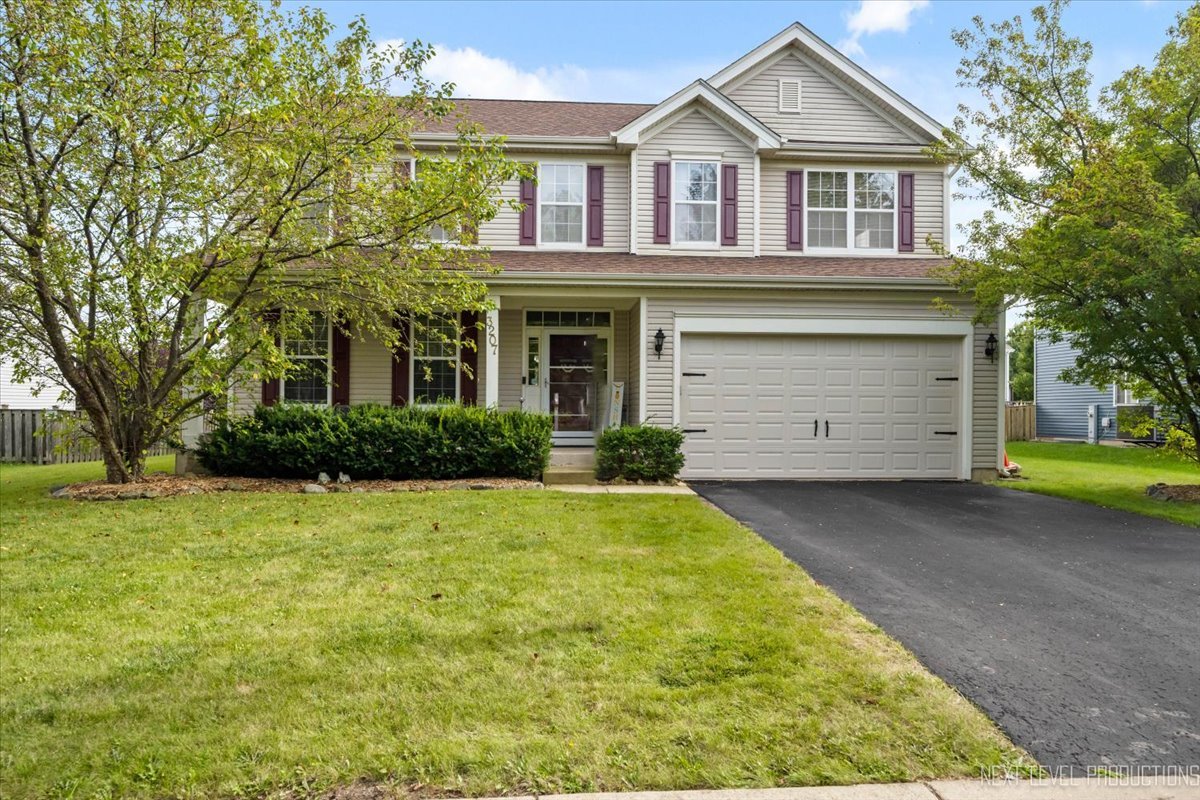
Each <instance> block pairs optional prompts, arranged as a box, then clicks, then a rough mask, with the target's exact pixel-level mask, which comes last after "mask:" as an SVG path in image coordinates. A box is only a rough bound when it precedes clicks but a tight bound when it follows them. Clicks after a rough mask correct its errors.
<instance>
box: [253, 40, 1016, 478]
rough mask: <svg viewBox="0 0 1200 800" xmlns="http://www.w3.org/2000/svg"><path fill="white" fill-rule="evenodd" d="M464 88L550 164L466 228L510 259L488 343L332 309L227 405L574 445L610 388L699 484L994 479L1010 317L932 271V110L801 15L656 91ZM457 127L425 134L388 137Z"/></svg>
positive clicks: (478, 323)
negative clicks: (669, 443)
mask: <svg viewBox="0 0 1200 800" xmlns="http://www.w3.org/2000/svg"><path fill="white" fill-rule="evenodd" d="M459 106H460V109H461V110H463V111H465V112H466V114H467V115H468V116H469V117H470V118H471V119H473V120H474V121H476V122H478V123H480V124H481V125H482V126H483V127H484V129H485V130H486V131H488V132H489V133H491V134H503V135H505V136H507V142H508V144H507V148H508V152H509V153H510V155H511V156H512V157H513V158H515V159H518V160H521V161H528V162H533V163H536V164H537V170H538V176H539V180H538V181H537V183H536V184H535V183H533V182H527V183H524V184H520V183H518V182H515V181H514V182H512V183H511V184H510V185H507V186H505V187H504V188H503V193H504V194H505V196H507V197H510V198H513V199H519V200H521V201H523V202H524V203H525V206H526V208H525V210H524V211H523V212H517V211H513V210H507V209H506V210H505V211H504V212H502V213H501V214H500V215H499V216H498V217H497V218H496V219H494V220H491V221H489V222H487V223H485V224H483V225H481V227H480V230H479V231H478V244H480V245H483V246H487V247H490V248H491V251H492V261H493V262H494V263H495V264H497V265H499V266H501V267H502V268H503V270H502V271H501V272H500V273H499V274H496V275H488V276H486V281H487V283H488V285H489V287H490V290H491V298H492V300H493V302H494V306H495V307H494V310H492V311H489V312H488V313H487V314H486V315H484V318H483V319H476V318H475V317H474V315H471V314H464V315H463V320H462V321H463V322H464V323H466V325H467V326H468V328H469V330H468V335H469V336H471V337H473V338H474V339H475V341H476V342H478V344H479V346H478V352H476V351H475V350H473V349H471V348H461V352H460V348H454V347H449V348H446V347H440V346H439V342H438V341H437V340H436V338H435V339H434V340H433V341H431V342H429V343H428V347H427V348H426V349H425V350H424V352H423V355H422V356H421V357H420V363H417V364H414V363H413V361H412V359H413V356H412V355H411V354H409V353H407V352H404V353H400V354H398V355H396V354H393V353H392V352H389V351H388V350H387V349H386V348H385V347H384V346H383V345H382V344H380V343H379V342H378V341H374V340H371V339H368V338H364V337H361V336H359V335H357V334H356V332H355V331H342V330H339V329H338V328H337V327H336V326H330V325H327V324H325V323H324V322H322V321H320V320H318V322H317V324H316V325H315V326H314V329H313V331H312V332H311V335H310V336H307V337H305V341H303V342H295V343H285V344H290V346H291V347H293V348H294V351H295V352H296V353H297V356H296V357H297V358H303V359H306V362H307V363H308V366H309V367H310V369H308V370H306V371H305V374H304V377H303V378H302V379H289V380H286V381H272V382H268V383H265V384H263V385H262V386H258V385H254V386H243V387H241V389H240V390H239V391H238V392H237V393H236V398H237V406H238V407H239V408H244V409H248V408H250V407H252V406H253V405H254V404H255V403H259V402H262V403H268V404H269V403H274V402H278V401H280V400H283V401H296V402H316V403H331V404H334V405H343V404H351V403H366V402H374V403H393V404H406V403H412V402H433V401H438V400H447V399H448V400H456V401H461V402H466V403H480V404H487V405H489V406H499V407H501V408H517V407H524V408H527V409H538V410H541V411H545V412H547V413H549V414H552V415H553V417H554V420H555V443H556V445H572V444H575V445H578V444H589V443H591V442H592V441H593V437H594V435H595V433H596V431H597V430H598V429H600V428H601V427H602V426H603V424H604V423H603V421H604V420H607V419H610V418H611V417H612V415H611V414H610V411H611V410H610V409H608V408H607V407H606V406H607V403H608V401H609V398H610V397H613V396H617V395H614V393H613V391H612V384H613V383H614V382H617V383H622V384H624V388H625V392H624V394H623V397H624V401H623V407H622V409H621V411H622V414H621V416H622V418H623V419H625V420H627V421H634V422H639V421H644V422H647V423H650V424H654V425H664V426H669V425H677V426H679V427H681V428H682V429H683V430H684V431H685V432H686V435H687V439H686V444H685V455H686V459H687V460H686V465H685V467H684V470H683V476H684V477H687V478H940V479H951V480H954V479H971V478H974V479H986V478H989V477H993V476H994V475H995V473H996V467H997V464H998V459H999V457H1000V453H1001V445H1002V441H1003V435H1002V431H1001V424H1002V423H1001V417H1002V415H1001V408H1002V406H1003V400H1004V384H1003V381H1002V380H1001V377H1002V372H1003V367H1002V363H1003V361H1004V353H1003V348H1002V347H1001V348H1000V349H999V352H996V348H994V346H991V345H989V344H988V337H989V335H994V336H995V337H996V339H998V340H999V341H1001V342H1003V341H1004V340H1005V335H1004V330H1003V320H1002V319H997V320H996V322H995V323H994V324H991V325H985V326H974V325H972V323H971V314H970V311H971V309H970V307H969V305H968V302H967V301H966V300H965V299H962V298H958V297H957V296H956V295H954V294H953V292H952V290H950V288H949V287H948V286H946V285H944V284H943V283H940V282H939V281H937V280H935V279H934V278H932V277H931V276H930V272H931V270H932V269H933V268H935V267H937V266H940V265H941V264H942V263H943V262H942V261H941V260H940V259H939V258H938V257H937V256H936V254H935V252H934V249H933V248H932V247H931V246H930V244H929V240H930V239H932V240H944V239H945V238H946V236H947V232H948V228H949V204H950V196H951V194H950V186H949V168H948V167H947V166H946V165H944V164H940V163H937V162H935V161H933V160H931V159H930V158H929V157H928V156H927V155H926V154H925V148H926V146H927V145H928V144H929V143H930V142H932V141H933V140H935V139H936V138H938V137H939V136H940V135H941V132H942V126H941V125H940V124H939V123H938V122H936V121H935V120H933V119H932V118H930V117H929V116H928V115H926V114H925V113H923V112H922V111H920V110H919V109H917V108H916V107H914V106H913V105H912V104H911V103H909V102H908V101H907V100H905V99H904V98H902V97H900V96H899V95H897V94H896V93H895V92H894V91H892V90H891V89H890V88H888V87H887V86H885V85H884V84H883V83H881V82H880V81H879V80H877V79H876V78H875V77H873V76H872V75H870V74H869V73H867V72H866V71H865V70H863V69H862V68H861V67H859V66H857V65H856V64H854V63H853V62H852V61H850V60H849V59H848V58H846V56H845V55H843V54H842V53H840V52H839V51H838V50H836V49H835V48H833V47H831V46H830V45H829V44H827V43H826V42H824V41H822V40H821V39H819V38H818V37H817V36H815V35H814V34H813V33H812V32H811V31H809V30H808V29H807V28H805V27H804V26H802V25H800V24H798V23H797V24H794V25H791V26H789V27H788V28H787V29H785V30H784V31H782V32H780V33H779V34H778V35H776V36H774V37H772V38H771V39H770V40H768V41H767V42H765V43H764V44H762V45H761V46H759V47H757V48H755V49H754V50H753V51H752V52H750V53H748V54H747V55H745V56H744V57H742V58H740V59H738V60H737V61H735V62H734V63H732V64H730V65H729V66H727V67H725V68H724V69H722V70H720V71H719V72H717V73H716V74H715V75H712V76H710V77H709V78H707V79H706V80H705V79H701V80H696V81H695V82H693V83H691V84H689V85H687V86H685V87H683V88H681V89H680V90H679V91H678V92H676V93H675V94H674V95H672V96H671V97H669V98H667V99H666V100H664V101H662V102H661V103H658V104H655V105H640V104H613V103H584V102H578V103H576V102H538V101H523V100H462V101H459ZM454 138H455V137H454V134H453V132H452V129H451V128H450V127H449V125H448V126H447V127H446V128H444V129H441V128H439V129H432V130H428V131H426V132H424V133H421V134H418V135H417V137H416V147H417V148H418V149H417V152H413V153H399V154H398V156H397V157H398V159H399V160H402V161H405V160H411V159H414V158H415V159H420V158H425V157H432V156H433V154H434V153H435V152H436V151H437V149H438V148H441V147H451V146H453V142H454ZM399 190H400V191H403V189H402V188H401V189H399ZM936 297H943V298H947V299H949V300H951V301H953V302H956V303H959V305H960V313H958V314H956V315H953V316H948V315H947V314H945V313H944V312H943V311H941V310H938V309H936V308H935V307H934V305H933V300H934V299H935V298H936ZM996 339H993V340H992V341H993V342H995V341H996ZM988 351H991V352H990V354H989V352H988ZM301 353H303V355H300V354H301ZM459 358H461V359H462V360H463V361H464V362H466V363H468V364H469V365H470V366H471V367H472V369H473V372H474V376H473V377H468V376H467V374H466V373H465V372H463V371H462V370H459V369H458V368H457V364H458V359H459ZM429 374H432V376H433V379H432V380H427V379H426V376H427V375H429Z"/></svg>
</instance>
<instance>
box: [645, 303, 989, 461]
mask: <svg viewBox="0 0 1200 800" xmlns="http://www.w3.org/2000/svg"><path fill="white" fill-rule="evenodd" d="M935 294H936V293H928V294H927V293H924V292H912V293H897V292H890V293H889V292H878V291H875V292H872V291H845V292H828V291H819V292H818V291H807V290H799V291H796V292H794V293H790V296H789V297H787V298H781V297H780V295H779V293H775V295H774V296H767V295H762V294H758V295H753V294H750V293H747V294H745V295H738V296H732V295H728V294H726V295H721V294H717V293H699V292H690V293H688V294H687V295H682V294H681V295H670V296H657V297H651V298H650V299H649V301H648V307H647V315H646V326H647V328H648V329H649V330H650V331H657V330H658V329H659V328H662V330H663V333H665V334H666V337H667V338H666V342H665V343H664V345H663V354H662V358H661V359H657V358H648V359H647V361H646V421H647V422H649V423H650V424H653V425H660V426H664V427H665V426H670V425H672V424H674V422H675V420H674V419H673V414H674V392H675V375H674V358H675V347H677V346H678V344H679V341H678V339H679V336H678V334H677V333H676V331H675V314H676V313H677V312H682V313H690V314H696V313H704V314H711V315H714V316H739V315H755V316H801V317H822V316H829V317H839V318H845V317H847V316H861V317H863V318H864V319H888V318H892V319H899V318H903V319H912V318H922V317H924V318H928V319H944V318H945V317H944V316H943V315H942V313H941V312H940V311H937V310H934V309H933V308H931V303H932V301H933V298H934V296H935ZM995 331H996V329H995V328H994V327H993V328H989V327H986V326H984V327H978V328H976V330H975V336H974V364H973V372H972V381H973V382H972V386H971V391H972V402H971V409H972V410H971V416H972V442H971V468H972V469H973V470H985V471H986V470H994V469H995V467H996V454H997V449H998V441H997V439H998V420H999V405H998V400H997V398H998V391H999V384H998V382H999V380H1000V377H999V376H1000V367H999V359H997V362H996V363H993V362H991V361H989V360H988V359H987V357H986V356H985V355H983V350H984V347H985V342H986V340H987V336H988V333H991V332H995Z"/></svg>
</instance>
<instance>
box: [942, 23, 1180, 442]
mask: <svg viewBox="0 0 1200 800" xmlns="http://www.w3.org/2000/svg"><path fill="white" fill-rule="evenodd" d="M1064 7H1065V3H1064V2H1054V3H1051V4H1050V5H1048V6H1040V7H1037V8H1035V9H1034V10H1033V12H1032V17H1033V25H1032V30H1027V29H1026V27H1025V25H1024V22H1023V20H1022V19H1021V18H1020V17H1017V18H1015V19H1013V20H1009V21H1004V22H1000V23H997V24H990V25H989V24H986V23H985V22H984V21H983V20H981V19H979V18H976V19H975V21H974V25H973V27H972V28H970V29H967V30H960V31H956V32H955V34H954V37H955V40H956V42H957V43H958V44H959V45H960V46H961V47H962V49H963V50H964V51H965V53H966V55H965V57H964V58H963V60H962V63H961V67H960V69H959V71H958V74H959V76H960V78H961V81H962V84H963V85H966V86H970V87H973V88H975V89H977V90H978V92H979V94H980V96H981V97H982V103H981V105H980V106H979V107H977V108H971V107H968V106H963V107H961V108H960V115H959V116H958V118H957V119H956V120H955V129H954V131H953V132H951V133H949V134H948V135H947V137H946V140H945V141H944V142H943V143H942V144H940V145H939V146H938V147H937V148H936V149H937V150H938V151H939V152H941V154H942V155H944V156H945V157H946V158H947V159H955V160H961V161H962V163H963V166H964V169H963V175H964V180H965V181H966V182H967V183H968V184H969V185H972V186H974V187H977V188H978V190H979V191H980V192H981V194H982V196H983V197H984V198H985V199H987V200H988V201H990V204H991V205H992V207H993V209H994V210H993V211H990V212H988V213H986V214H985V215H984V216H983V217H982V218H980V219H979V220H976V221H974V222H972V223H970V224H968V225H967V226H966V230H965V233H966V245H965V247H964V248H963V249H962V251H961V252H960V253H959V254H957V257H956V258H955V259H954V261H953V265H952V266H951V267H950V268H949V269H948V270H947V273H946V274H947V277H948V278H949V279H950V280H951V281H952V282H954V283H956V284H957V285H958V286H960V287H961V288H962V289H964V290H966V291H970V292H972V293H973V294H974V296H975V298H976V300H977V302H978V307H979V310H980V315H981V317H987V316H989V315H993V314H995V312H996V311H997V310H999V309H1001V308H1003V307H1004V306H1005V305H1007V304H1009V303H1012V302H1015V301H1017V300H1023V301H1024V302H1027V303H1028V307H1029V308H1028V313H1029V316H1030V317H1031V318H1032V319H1033V320H1034V322H1035V324H1036V325H1037V326H1038V327H1039V328H1040V329H1044V330H1045V331H1046V332H1047V334H1048V335H1049V336H1050V337H1051V338H1053V339H1058V340H1061V339H1064V338H1065V339H1067V340H1069V341H1070V342H1071V344H1072V345H1073V346H1074V347H1076V348H1078V350H1079V353H1080V355H1079V358H1078V360H1077V362H1076V364H1075V365H1074V366H1073V367H1072V368H1070V369H1069V370H1067V371H1066V372H1065V373H1064V376H1063V377H1064V378H1066V379H1068V380H1072V381H1075V382H1078V383H1091V384H1095V385H1104V384H1108V383H1110V382H1112V381H1124V382H1131V381H1132V382H1135V383H1137V384H1138V385H1141V386H1147V387H1149V388H1150V389H1151V390H1152V392H1153V394H1154V396H1155V399H1156V400H1157V401H1158V403H1159V404H1160V406H1161V407H1162V409H1163V411H1164V412H1165V413H1166V414H1167V415H1169V416H1171V417H1174V418H1176V419H1178V420H1179V421H1180V424H1181V425H1182V427H1183V428H1184V429H1185V430H1187V431H1190V433H1191V436H1192V437H1195V438H1196V439H1200V5H1193V6H1191V7H1190V8H1188V9H1187V10H1185V11H1184V12H1183V13H1181V14H1180V16H1179V18H1178V22H1177V24H1176V25H1175V26H1174V27H1173V28H1172V29H1171V30H1170V31H1169V32H1168V37H1167V41H1166V44H1165V45H1164V46H1163V47H1162V49H1161V50H1160V52H1159V53H1158V56H1157V58H1156V59H1155V63H1154V65H1153V66H1152V67H1137V68H1134V69H1131V70H1129V71H1128V72H1126V73H1124V74H1123V75H1122V76H1121V78H1120V79H1119V80H1117V81H1116V82H1114V83H1113V84H1112V85H1110V86H1108V87H1104V88H1103V89H1102V90H1100V91H1097V90H1096V87H1094V86H1093V84H1092V78H1091V75H1090V73H1089V71H1088V64H1089V61H1090V58H1091V54H1092V49H1091V46H1090V45H1089V44H1088V43H1086V42H1084V41H1081V40H1080V39H1078V38H1074V37H1071V36H1069V35H1067V33H1066V32H1065V31H1064V30H1063V25H1062V13H1063V10H1064ZM968 141H970V142H971V144H970V145H968V144H967V142H968ZM1192 454H1193V455H1194V456H1196V457H1200V453H1197V452H1196V451H1195V448H1194V447H1193V450H1192Z"/></svg>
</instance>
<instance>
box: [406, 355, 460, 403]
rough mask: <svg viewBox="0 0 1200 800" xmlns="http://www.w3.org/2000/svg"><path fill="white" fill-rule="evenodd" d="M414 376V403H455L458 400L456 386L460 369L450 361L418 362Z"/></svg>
mask: <svg viewBox="0 0 1200 800" xmlns="http://www.w3.org/2000/svg"><path fill="white" fill-rule="evenodd" d="M415 366H416V371H415V372H414V374H413V402H414V403H442V402H454V401H456V400H457V399H458V392H457V391H456V388H455V387H456V384H457V381H458V367H457V366H456V364H455V363H454V362H453V361H451V360H449V359H426V358H421V359H417V361H416V364H415Z"/></svg>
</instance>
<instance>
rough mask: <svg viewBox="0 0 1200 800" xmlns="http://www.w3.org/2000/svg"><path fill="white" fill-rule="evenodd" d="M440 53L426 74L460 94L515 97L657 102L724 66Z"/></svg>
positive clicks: (442, 48)
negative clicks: (531, 61) (533, 61)
mask: <svg viewBox="0 0 1200 800" xmlns="http://www.w3.org/2000/svg"><path fill="white" fill-rule="evenodd" d="M402 44H403V43H402V42H399V41H388V42H381V43H380V46H381V47H383V46H388V45H396V46H401V45H402ZM434 53H435V55H434V56H433V58H431V59H430V61H429V63H428V64H426V65H425V68H424V70H423V72H424V74H425V77H426V78H429V79H430V80H432V81H434V82H435V83H442V82H451V83H453V84H454V85H455V91H454V93H455V95H456V96H458V97H478V98H502V99H509V100H592V101H608V102H626V103H656V102H658V101H660V100H663V99H665V98H667V97H669V96H670V95H672V94H674V93H675V92H676V91H678V90H679V89H681V88H683V87H684V86H686V85H687V84H689V83H691V82H692V81H694V80H695V79H696V78H698V77H703V76H706V75H709V74H711V73H712V72H714V71H716V70H717V69H719V68H720V67H721V66H722V65H720V64H709V63H701V62H697V63H693V64H666V65H654V66H651V67H647V68H644V69H638V70H622V69H590V68H585V67H581V66H578V65H575V64H559V65H554V66H538V67H536V68H533V69H522V68H521V67H519V66H517V65H516V64H514V63H513V62H511V61H508V60H507V59H504V58H498V57H496V56H491V55H488V54H487V53H483V52H481V51H479V50H477V49H475V48H474V47H448V46H446V45H441V44H438V45H434ZM398 88H399V87H398Z"/></svg>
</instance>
